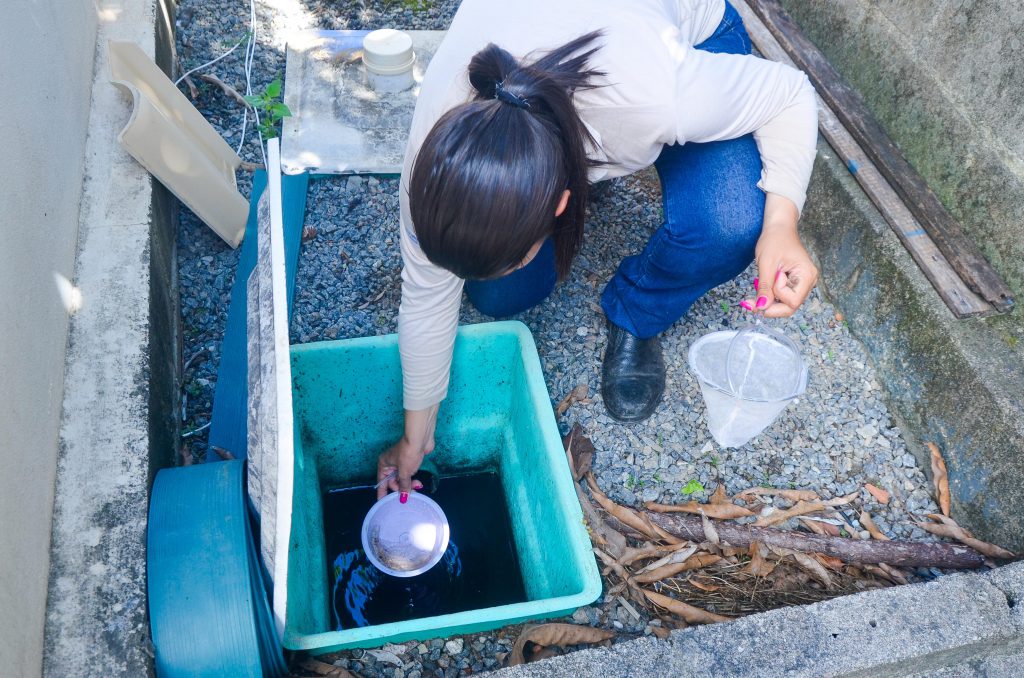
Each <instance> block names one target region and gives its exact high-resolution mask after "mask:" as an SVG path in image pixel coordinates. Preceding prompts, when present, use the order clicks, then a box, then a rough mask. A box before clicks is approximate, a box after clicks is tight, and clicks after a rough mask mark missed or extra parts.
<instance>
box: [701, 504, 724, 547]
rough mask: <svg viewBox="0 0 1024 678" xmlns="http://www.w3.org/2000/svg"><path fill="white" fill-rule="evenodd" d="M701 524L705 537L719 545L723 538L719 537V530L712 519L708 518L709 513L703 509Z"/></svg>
mask: <svg viewBox="0 0 1024 678" xmlns="http://www.w3.org/2000/svg"><path fill="white" fill-rule="evenodd" d="M700 522H701V526H702V527H703V528H704V538H705V539H707V540H708V541H709V542H711V543H712V544H715V545H718V544H721V543H722V540H721V539H719V537H718V530H716V529H715V526H714V525H712V524H711V519H710V518H708V516H707V514H706V513H704V512H703V511H701V512H700Z"/></svg>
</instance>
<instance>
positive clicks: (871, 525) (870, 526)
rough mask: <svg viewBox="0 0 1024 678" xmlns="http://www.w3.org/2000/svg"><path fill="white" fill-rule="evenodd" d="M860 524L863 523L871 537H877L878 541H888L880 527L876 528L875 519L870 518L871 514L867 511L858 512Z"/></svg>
mask: <svg viewBox="0 0 1024 678" xmlns="http://www.w3.org/2000/svg"><path fill="white" fill-rule="evenodd" d="M860 524H861V525H863V526H864V529H865V530H867V531H868V533H870V534H871V536H872V538H874V539H877V540H878V541H889V538H888V537H886V536H885V535H884V534H883V533H882V531H881V530H880V529H878V526H877V525H875V521H873V520H871V516H870V515H868V512H867V511H861V512H860Z"/></svg>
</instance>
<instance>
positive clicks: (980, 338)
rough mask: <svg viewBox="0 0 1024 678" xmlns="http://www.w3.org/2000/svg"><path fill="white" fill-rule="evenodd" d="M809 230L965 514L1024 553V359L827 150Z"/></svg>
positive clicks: (913, 430) (895, 397)
mask: <svg viewBox="0 0 1024 678" xmlns="http://www.w3.org/2000/svg"><path fill="white" fill-rule="evenodd" d="M801 223H802V225H801V233H802V235H803V237H804V240H805V241H806V242H807V243H808V245H809V246H810V248H811V250H812V251H813V253H814V254H815V256H816V258H817V259H818V262H819V267H820V269H821V278H822V279H821V285H822V288H823V289H824V291H825V292H826V294H827V295H828V297H829V298H830V300H831V301H832V302H833V303H834V304H835V305H836V306H837V307H838V308H839V309H840V310H841V311H842V312H843V313H844V314H845V316H846V320H847V321H848V322H849V325H850V330H851V331H852V332H853V334H854V335H855V336H856V337H857V338H858V339H859V340H860V341H861V342H863V343H864V346H865V348H866V349H867V351H868V353H869V354H870V355H871V357H872V360H873V361H874V363H875V366H876V368H877V376H878V379H879V380H880V381H881V382H882V384H883V386H884V387H885V389H886V391H887V394H888V400H889V406H890V409H891V411H892V413H893V414H894V415H895V416H896V418H897V419H898V420H899V423H900V425H901V427H902V428H903V432H904V436H905V438H906V440H907V444H908V445H909V446H910V447H911V449H912V450H913V451H914V452H915V454H916V455H917V457H918V460H919V462H920V463H921V465H922V467H923V468H925V469H928V468H930V464H929V461H928V451H927V449H926V448H925V447H924V443H925V442H928V441H930V442H934V443H935V444H936V445H938V447H939V448H940V450H941V451H942V453H943V456H944V458H945V460H946V464H947V466H948V469H949V473H950V489H951V491H952V494H953V500H954V512H955V514H956V517H957V519H958V520H959V521H961V523H962V524H965V525H966V526H968V527H969V528H970V529H972V530H975V531H976V532H978V533H979V534H980V535H981V536H982V538H984V539H988V540H990V541H994V542H997V543H999V544H1001V545H1003V546H1006V547H1007V548H1010V549H1012V550H1016V551H1019V550H1021V549H1024V525H1022V523H1021V521H1020V516H1021V515H1022V514H1024V484H1022V483H1021V482H1020V469H1021V468H1024V361H1022V360H1021V359H1020V357H1019V355H1018V353H1019V352H1018V351H1017V350H1015V349H1014V348H1012V347H1011V346H1010V345H1009V344H1007V342H1006V341H1005V340H1004V338H1003V336H1002V335H1001V334H1000V332H999V330H998V328H997V327H995V326H993V325H992V324H991V323H989V322H987V321H985V320H957V319H956V318H954V317H953V315H952V314H951V313H950V312H949V310H948V309H947V308H946V306H945V304H943V302H942V301H941V299H939V297H938V295H937V294H936V293H935V291H934V289H933V288H932V286H931V284H930V283H929V282H928V281H927V280H926V279H925V278H924V276H923V275H922V273H921V271H920V270H919V269H918V268H917V265H916V264H915V263H914V261H913V260H912V259H911V258H910V255H909V254H907V252H906V250H905V249H904V248H903V246H902V245H901V244H900V242H899V240H898V239H897V238H896V236H895V234H894V233H893V232H892V230H891V229H890V228H889V226H888V224H887V223H886V222H885V220H884V219H883V218H882V217H881V215H880V214H879V213H878V211H877V210H876V209H875V207H874V205H872V204H871V202H870V201H869V200H868V198H867V196H865V195H864V193H863V192H862V191H861V189H860V187H859V186H858V185H857V183H856V182H855V180H854V179H853V178H852V177H851V176H850V175H849V172H848V171H847V169H846V167H845V166H844V165H843V164H842V163H841V162H840V161H839V160H838V159H837V158H836V157H835V156H834V153H833V152H832V150H831V148H830V147H829V146H828V145H827V144H824V143H822V144H820V145H819V149H818V160H817V162H816V164H815V173H814V176H813V178H812V181H811V186H810V190H809V197H808V201H807V208H806V211H805V214H804V217H803V221H802V222H801Z"/></svg>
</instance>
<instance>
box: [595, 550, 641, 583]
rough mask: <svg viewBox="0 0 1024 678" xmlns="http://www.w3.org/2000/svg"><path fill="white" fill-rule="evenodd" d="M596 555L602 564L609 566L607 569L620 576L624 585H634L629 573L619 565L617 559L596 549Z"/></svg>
mask: <svg viewBox="0 0 1024 678" xmlns="http://www.w3.org/2000/svg"><path fill="white" fill-rule="evenodd" d="M594 555H596V556H597V557H598V558H599V559H600V560H601V562H602V563H604V564H605V565H607V566H608V568H607V569H609V570H611V571H612V572H614V573H615V574H616V575H618V577H619V579H621V580H622V581H623V582H624V583H626V584H632V579H631V577H630V574H629V572H628V571H627V570H626V568H624V567H623V566H622V565H619V563H618V561H616V560H615V558H613V557H612V556H610V555H608V554H607V553H605V552H604V551H602V550H601V549H599V548H595V549H594Z"/></svg>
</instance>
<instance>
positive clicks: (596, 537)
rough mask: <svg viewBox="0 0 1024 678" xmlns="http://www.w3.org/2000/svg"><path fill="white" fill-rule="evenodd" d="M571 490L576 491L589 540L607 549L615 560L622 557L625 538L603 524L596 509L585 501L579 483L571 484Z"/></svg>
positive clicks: (588, 501)
mask: <svg viewBox="0 0 1024 678" xmlns="http://www.w3.org/2000/svg"><path fill="white" fill-rule="evenodd" d="M573 488H574V489H575V490H576V499H577V500H578V501H579V502H580V508H581V509H582V510H583V518H584V519H585V520H586V523H587V528H588V531H589V532H590V538H591V539H592V540H593V541H594V542H595V543H596V544H598V545H599V546H604V547H605V548H606V549H608V551H610V552H611V553H612V554H613V555H614V556H615V557H616V558H620V557H622V553H623V552H624V551H625V550H626V548H627V547H626V538H625V537H624V536H622V534H620V533H619V532H617V531H615V530H613V529H612V528H611V527H609V526H608V524H607V523H605V522H604V519H603V518H601V515H600V514H599V513H598V512H597V509H595V508H594V505H593V504H591V503H590V500H589V499H587V495H586V494H584V493H583V489H582V488H581V487H580V486H579V483H573Z"/></svg>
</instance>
